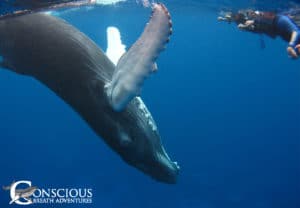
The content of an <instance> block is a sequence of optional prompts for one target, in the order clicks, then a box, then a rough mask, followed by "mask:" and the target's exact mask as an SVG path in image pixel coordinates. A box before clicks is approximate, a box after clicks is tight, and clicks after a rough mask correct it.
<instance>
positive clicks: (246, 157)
mask: <svg viewBox="0 0 300 208" xmlns="http://www.w3.org/2000/svg"><path fill="white" fill-rule="evenodd" d="M168 7H169V9H170V12H171V14H172V19H173V23H174V28H173V29H174V35H173V36H172V39H171V42H170V43H169V45H168V47H167V50H166V51H165V52H163V53H162V54H161V56H160V58H159V60H158V67H159V72H158V73H157V74H156V75H155V76H153V77H151V78H150V79H149V80H147V82H146V84H145V87H144V89H143V94H142V95H143V96H142V97H143V99H144V101H145V103H146V104H147V106H148V107H149V109H150V111H151V112H152V114H153V116H154V118H155V120H156V122H157V124H158V127H159V129H160V132H161V135H162V138H163V143H164V145H165V147H166V149H167V151H168V153H169V155H170V157H171V158H172V159H173V160H176V161H178V162H179V164H180V166H181V174H180V177H179V180H178V184H177V185H165V184H161V183H158V182H155V181H153V180H152V179H150V178H148V177H147V176H145V175H143V174H142V173H140V172H138V171H137V170H135V169H133V168H132V167H129V166H128V165H126V164H125V163H124V162H123V161H121V159H119V157H118V156H117V155H116V154H115V153H114V152H112V151H111V150H110V149H109V148H108V147H107V146H106V145H105V144H104V143H103V142H102V140H101V139H99V138H98V137H97V136H96V135H95V134H94V133H93V132H92V130H91V129H90V128H89V127H88V126H87V124H86V123H85V122H84V121H83V120H82V119H81V118H80V117H79V116H78V115H77V114H76V113H75V112H74V111H73V110H72V109H71V108H70V107H69V106H67V105H66V104H65V103H64V102H63V101H62V100H61V99H59V98H58V97H57V96H56V95H55V94H54V93H52V92H51V91H49V90H48V89H47V88H46V87H45V86H43V85H42V84H40V83H39V82H38V81H35V80H33V79H32V78H29V77H23V76H20V75H16V74H14V73H12V72H9V71H6V70H1V71H0V94H1V102H0V124H1V125H0V138H1V139H0V185H1V186H2V185H8V184H10V183H11V182H12V181H13V180H23V179H26V180H31V181H32V182H33V183H34V185H37V186H39V187H40V188H43V187H88V188H89V187H92V188H93V190H94V198H93V200H94V203H93V204H91V205H66V206H65V205H63V206H62V205H54V206H55V207H93V208H96V207H97V208H99V207H105V208H106V207H112V208H119V207H120V208H121V207H122V208H123V207H125V208H127V207H128V208H135V207H138V208H140V207H145V208H163V207H176V208H199V207H203V208H227V207H228V208H254V207H255V208H256V207H257V208H283V207H289V208H299V207H300V197H299V195H300V65H299V60H298V61H293V60H290V59H289V58H288V57H287V54H286V52H285V48H286V43H284V42H283V41H282V40H280V39H276V40H272V39H269V38H267V37H265V38H264V39H265V42H266V48H265V49H261V47H260V37H259V36H258V35H254V34H250V33H246V32H241V31H238V30H237V29H236V27H235V25H233V24H232V25H230V24H226V23H220V22H218V21H216V18H217V15H218V14H217V12H216V11H215V10H212V9H211V8H209V9H208V7H206V6H204V5H202V6H200V5H198V6H195V5H186V6H184V7H182V6H178V5H177V4H171V3H169V4H168ZM149 13H150V11H149V10H148V9H143V8H142V7H141V6H136V5H135V6H134V5H130V6H129V5H127V4H125V5H122V4H121V5H118V6H114V7H98V8H96V9H93V10H89V11H87V10H86V9H81V10H78V11H71V12H66V13H63V14H61V16H62V17H63V18H65V19H66V20H68V21H69V22H71V23H72V24H73V25H75V26H76V27H78V28H79V29H80V30H82V31H83V32H84V33H86V34H87V35H88V36H89V37H91V38H92V39H93V40H94V41H95V42H97V44H99V46H101V47H102V48H104V49H105V48H106V32H105V30H106V27H107V26H110V25H114V26H117V27H118V28H119V29H120V31H121V33H122V39H123V42H124V43H125V44H126V45H127V46H130V45H131V44H132V43H133V42H134V41H135V40H136V38H137V37H138V36H139V34H140V33H141V31H142V29H143V27H144V24H145V22H146V21H147V20H148V16H149ZM9 200H10V198H9V194H8V192H5V191H3V190H0V207H1V208H6V207H10V206H9V205H8V202H9ZM14 206H15V207H17V205H14ZM14 206H13V207H14ZM31 207H53V205H48V206H47V205H33V206H31Z"/></svg>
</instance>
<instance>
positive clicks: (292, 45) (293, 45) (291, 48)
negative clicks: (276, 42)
mask: <svg viewBox="0 0 300 208" xmlns="http://www.w3.org/2000/svg"><path fill="white" fill-rule="evenodd" d="M298 36H299V32H297V31H294V32H293V33H292V35H291V39H290V41H289V45H288V47H287V52H288V54H289V55H290V56H291V57H292V58H298V54H297V52H296V50H298V53H300V51H299V48H300V44H297V40H298V38H299V37H298Z"/></svg>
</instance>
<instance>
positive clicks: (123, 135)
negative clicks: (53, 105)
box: [0, 13, 179, 183]
mask: <svg viewBox="0 0 300 208" xmlns="http://www.w3.org/2000/svg"><path fill="white" fill-rule="evenodd" d="M0 54H1V55H2V57H3V59H4V61H3V63H2V66H4V67H6V68H8V69H9V70H12V71H15V72H17V73H19V74H23V75H28V76H32V77H34V78H36V79H37V80H39V81H40V82H41V83H43V84H45V85H46V86H47V87H48V88H49V89H51V90H52V91H53V92H55V93H56V94H57V95H58V96H59V97H61V98H62V99H63V100H64V101H65V102H66V103H68V104H69V105H70V106H71V107H72V108H73V109H74V110H75V111H76V112H77V113H78V114H79V115H80V116H81V117H82V118H83V119H84V120H85V121H86V122H87V124H88V125H89V126H90V127H91V128H92V129H93V130H94V131H95V133H96V134H97V135H99V136H100V137H101V138H103V140H104V141H105V142H106V143H107V144H108V145H109V146H110V147H111V148H112V149H113V150H114V151H115V152H117V153H118V154H119V155H120V156H121V158H122V159H123V160H124V161H126V162H127V163H128V164H130V165H132V166H134V167H135V168H137V169H139V170H141V171H143V172H144V173H145V174H148V175H150V176H151V177H153V178H154V179H156V180H158V181H162V182H165V183H175V182H176V177H177V174H178V171H179V168H178V167H177V165H176V164H175V163H173V162H172V161H171V160H170V158H169V157H168V156H167V154H166V152H165V150H164V148H163V146H162V143H161V139H160V135H159V132H158V130H157V129H156V128H153V126H151V125H150V123H153V124H155V122H154V120H153V119H152V117H151V116H149V115H150V113H149V112H148V110H147V109H146V108H145V107H143V103H142V101H141V100H140V99H138V98H134V99H133V100H132V101H131V102H130V103H129V104H128V105H127V107H126V108H125V109H124V110H123V111H122V112H116V111H114V110H113V109H112V107H111V105H110V103H109V101H108V96H107V94H106V90H105V84H106V83H108V82H110V81H111V79H112V75H113V72H114V70H115V66H114V65H113V64H112V63H111V61H110V60H109V59H108V58H107V56H106V55H105V54H104V53H103V51H102V50H101V49H100V48H99V47H98V46H97V45H96V44H95V43H94V42H93V41H92V40H90V39H89V38H88V37H87V36H85V35H84V34H83V33H81V32H80V31H79V30H77V29H76V28H74V27H72V26H71V25H69V24H68V23H66V22H65V21H63V20H61V19H59V18H56V17H52V16H49V15H46V14H42V13H34V14H29V15H22V16H17V17H14V18H8V19H5V20H0ZM99 165H100V164H99Z"/></svg>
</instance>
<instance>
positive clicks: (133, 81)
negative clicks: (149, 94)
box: [106, 3, 172, 111]
mask: <svg viewBox="0 0 300 208" xmlns="http://www.w3.org/2000/svg"><path fill="white" fill-rule="evenodd" d="M171 34H172V22H171V17H170V13H169V12H168V10H167V8H166V7H165V6H164V5H163V4H161V3H154V4H153V5H152V16H151V18H150V21H149V23H148V24H147V25H146V27H145V29H144V31H143V33H142V35H141V37H140V38H139V39H138V40H137V41H136V42H135V43H134V44H133V45H132V46H131V48H130V49H129V50H128V51H127V52H126V53H125V54H124V55H123V56H122V57H121V58H120V60H119V61H118V63H117V66H116V69H115V72H114V74H113V77H112V81H111V82H110V83H108V84H107V85H106V92H107V96H108V98H109V101H110V103H111V106H112V107H113V109H114V110H116V111H122V110H123V109H124V108H125V107H126V106H127V104H128V103H129V102H130V101H131V100H132V99H133V98H134V97H135V96H138V95H139V93H140V91H141V88H142V85H143V83H144V80H145V79H146V78H147V77H148V76H149V75H150V74H151V73H153V72H155V71H157V66H156V63H155V61H156V59H157V57H158V55H159V53H160V52H161V51H162V50H163V49H165V44H166V43H168V42H169V38H170V35H171Z"/></svg>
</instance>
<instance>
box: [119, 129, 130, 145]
mask: <svg viewBox="0 0 300 208" xmlns="http://www.w3.org/2000/svg"><path fill="white" fill-rule="evenodd" d="M119 139H120V145H121V146H122V147H128V146H129V145H130V144H132V142H133V141H132V139H131V138H130V137H129V135H128V134H126V133H125V132H123V131H121V132H120V133H119Z"/></svg>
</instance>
